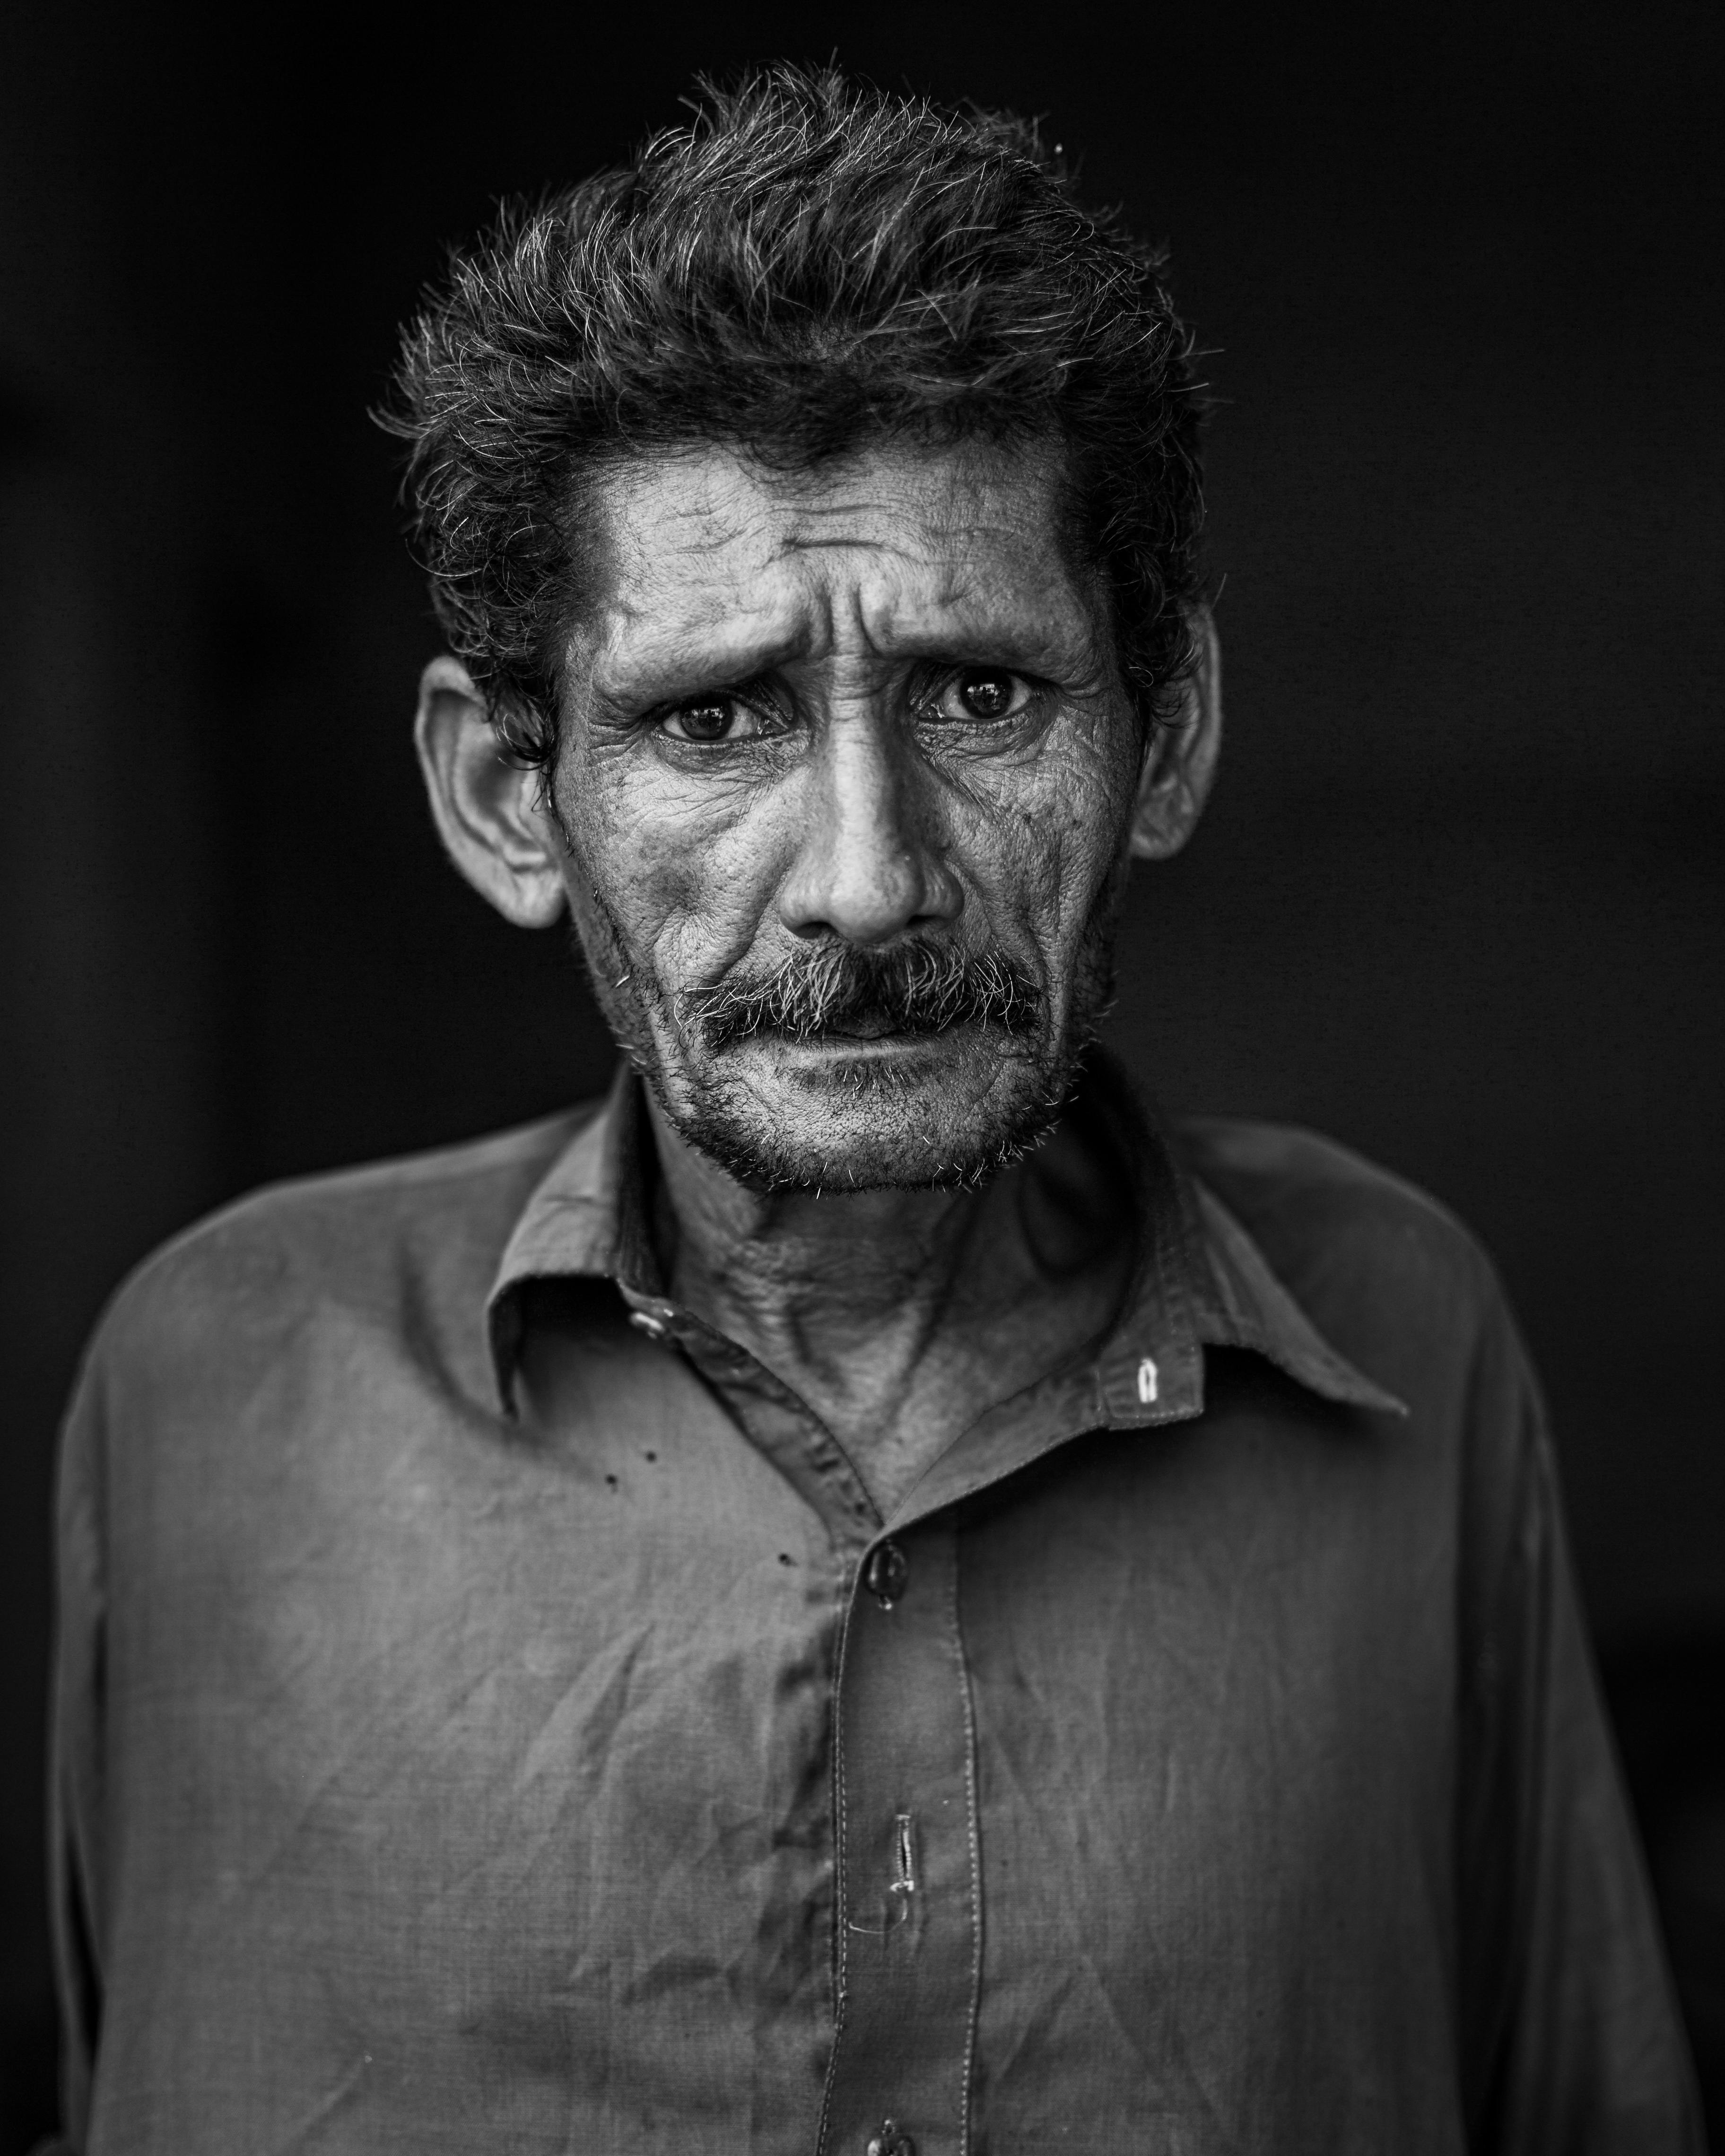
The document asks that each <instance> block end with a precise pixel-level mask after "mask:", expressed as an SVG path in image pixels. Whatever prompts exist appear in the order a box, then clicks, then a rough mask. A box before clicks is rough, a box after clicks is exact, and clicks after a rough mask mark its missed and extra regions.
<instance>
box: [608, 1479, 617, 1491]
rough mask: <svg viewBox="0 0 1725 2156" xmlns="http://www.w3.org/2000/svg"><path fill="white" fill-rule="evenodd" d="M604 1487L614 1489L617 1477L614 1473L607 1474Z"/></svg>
mask: <svg viewBox="0 0 1725 2156" xmlns="http://www.w3.org/2000/svg"><path fill="white" fill-rule="evenodd" d="M605 1487H606V1488H607V1489H608V1490H614V1489H615V1488H616V1487H617V1477H616V1476H614V1475H608V1476H606V1477H605Z"/></svg>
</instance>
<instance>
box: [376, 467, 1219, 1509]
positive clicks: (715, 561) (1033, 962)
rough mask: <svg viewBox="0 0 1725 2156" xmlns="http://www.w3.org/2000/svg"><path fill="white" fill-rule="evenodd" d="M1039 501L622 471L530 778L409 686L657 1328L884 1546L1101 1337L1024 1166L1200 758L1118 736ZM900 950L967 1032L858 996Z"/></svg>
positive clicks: (486, 734) (1052, 1146) (1089, 1278)
mask: <svg viewBox="0 0 1725 2156" xmlns="http://www.w3.org/2000/svg"><path fill="white" fill-rule="evenodd" d="M1057 477H1058V467H1057V465H1056V463H1055V452H1053V451H1052V450H1041V449H1023V448H1020V449H1005V448H996V447H990V446H988V445H983V444H957V445H953V446H947V447H938V448H937V447H931V446H928V445H926V444H904V445H896V444H895V445H887V446H882V447H880V448H876V449H872V450H870V451H869V452H867V453H865V454H860V455H858V456H856V457H855V458H854V459H849V460H846V461H845V462H844V463H842V464H838V465H831V466H827V467H823V468H822V469H821V470H819V471H817V472H814V473H812V474H811V473H808V472H797V473H789V474H786V473H775V472H769V471H768V470H762V468H761V467H760V466H758V465H755V464H753V463H752V462H750V461H749V460H747V459H746V458H745V457H743V456H742V454H737V453H734V452H732V451H730V450H727V449H720V448H717V447H702V448H700V449H691V450H690V451H688V452H686V453H683V454H678V455H675V456H666V457H660V458H656V459H653V460H651V461H645V460H644V461H642V462H640V463H639V464H635V465H629V466H626V467H624V468H623V469H621V470H616V471H614V472H612V473H610V474H608V475H606V476H605V477H604V478H603V480H601V481H600V482H599V484H598V490H597V506H598V515H599V516H600V518H601V520H602V530H601V531H600V532H599V533H598V535H597V536H598V539H599V541H600V544H599V545H598V547H597V548H596V549H595V550H594V551H595V552H596V553H597V554H598V557H599V559H600V562H601V563H602V567H601V570H600V572H599V575H598V579H597V588H595V589H594V590H593V591H592V592H590V593H588V595H587V602H588V603H586V604H585V605H584V606H583V608H582V611H581V614H580V618H579V619H578V623H577V624H576V626H575V627H574V629H572V633H571V634H570V637H569V640H568V644H567V650H566V653H565V656H564V665H563V670H562V709H561V714H560V716H561V728H562V732H561V744H560V748H559V752H558V756H557V762H556V764H555V767H554V768H553V769H552V772H551V773H549V775H548V778H546V779H543V780H542V778H541V775H540V774H538V773H529V772H524V771H521V770H519V769H517V768H516V767H513V766H511V764H510V763H509V762H507V761H506V759H505V758H504V757H502V756H501V754H500V753H499V752H498V748H497V745H496V742H495V737H494V736H493V734H492V732H491V730H490V726H488V724H487V722H486V718H485V712H484V710H483V707H482V706H480V703H479V702H478V700H477V699H476V698H475V696H474V693H473V690H472V687H471V684H470V682H469V681H468V680H467V678H466V676H465V674H464V673H463V671H462V670H461V669H460V668H459V666H458V665H455V663H454V661H453V660H439V661H437V662H434V665H433V666H432V667H430V668H429V669H428V670H427V673H426V676H425V681H424V691H423V695H422V701H421V706H420V717H419V729H418V735H419V744H420V751H421V756H422V760H423V762H424V767H425V770H426V775H427V778H428V782H429V787H430V791H431V796H432V803H433V808H434V814H435V815H436V817H437V820H438V823H439V829H440V830H441V832H442V834H443V836H444V841H445V843H446V844H447V845H448V846H449V850H450V852H451V854H452V855H453V856H454V860H455V861H456V863H457V865H458V866H459V867H460V868H461V869H462V870H463V871H464V873H465V874H466V875H468V877H469V879H470V880H471V881H473V882H474V883H475V885H477V886H478V887H479V888H480V890H481V891H483V892H484V893H485V896H487V897H489V898H490V899H491V901H493V903H494V904H495V905H497V906H499V907H500V908H501V911H504V912H505V913H506V915H508V916H509V917H511V919H514V920H516V921H522V922H524V923H526V924H529V925H541V924H543V923H546V922H548V921H551V920H552V919H554V918H555V917H556V916H557V912H558V911H559V910H560V909H561V908H562V906H564V905H566V904H567V907H568V909H569V911H570V912H571V914H572V916H573V919H574V921H575V925H576V927H577V930H578V933H579V936H580V938H581V942H582V944H583V949H584V950H585V952H586V954H587V957H588V964H589V968H590V970H591V973H592V975H593V983H594V988H595V991H596V993H597V994H598V998H599V1000H600V1003H601V1005H602V1007H603V1010H604V1013H605V1015H606V1017H607V1019H608V1021H609V1023H610V1024H611V1026H612V1029H613V1030H614V1032H615V1033H616V1034H617V1036H618V1038H619V1040H620V1041H622V1042H623V1043H624V1045H625V1046H626V1047H627V1048H628V1050H629V1053H630V1054H631V1055H632V1056H633V1057H634V1060H635V1062H636V1064H637V1066H638V1067H639V1069H641V1070H643V1072H644V1074H645V1075H647V1077H648V1079H649V1087H650V1094H649V1097H650V1101H651V1116H652V1126H653V1130H654V1132H655V1139H656V1142H657V1147H658V1152H659V1158H660V1167H661V1171H662V1173H661V1180H660V1199H659V1204H658V1208H657V1217H656V1232H657V1234H658V1236H659V1239H660V1244H661V1246H662V1247H661V1256H662V1258H663V1260H664V1261H665V1271H666V1277H667V1281H668V1283H669V1286H670V1291H671V1293H672V1295H673V1296H675V1299H676V1300H677V1301H680V1302H681V1303H683V1304H684V1305H685V1306H687V1307H689V1308H690V1309H691V1310H693V1311H695V1312H696V1313H698V1314H699V1315H700V1316H701V1317H703V1318H705V1319H706V1322H708V1323H710V1324H711V1325H713V1326H714V1327H716V1328H717V1329H718V1330H720V1331H721V1332H725V1333H726V1334H728V1335H729V1336H730V1337H732V1338H733V1339H735V1340H737V1342H740V1343H741V1344H742V1346H744V1347H747V1348H748V1349H749V1350H750V1351H751V1352H752V1353H753V1354H755V1355H756V1356H757V1358H759V1359H760V1361H762V1363H765V1364H766V1365H767V1366H768V1368H770V1369H772V1370H773V1372H774V1373H776V1374H777V1375H778V1377H780V1378H782V1379H783V1381H784V1382H785V1383H787V1384H788V1385H790V1386H791V1387H792V1388H793V1389H794V1390H795V1391H796V1392H797V1393H798V1394H799V1395H800V1396H801V1397H802V1398H803V1399H805V1400H806V1401H807V1402H808V1403H809V1406H810V1407H811V1408H812V1409H814V1412H815V1413H816V1414H819V1416H820V1417H821V1419H823V1420H824V1422H825V1423H826V1424H827V1425H828V1427H829V1429H831V1430H832V1431H833V1432H834V1435H835V1436H836V1437H837V1438H838V1439H839V1442H840V1443H841V1444H842V1445H845V1449H846V1450H847V1452H848V1453H849V1454H850V1457H851V1459H852V1460H853V1461H854V1462H855V1465H856V1466H857V1469H858V1471H859V1472H860V1475H861V1476H862V1477H863V1480H864V1481H865V1484H866V1485H867V1486H868V1488H869V1489H870V1493H871V1494H872V1495H873V1496H875V1500H876V1501H877V1503H878V1504H879V1505H880V1507H881V1509H882V1511H883V1512H884V1513H890V1512H891V1508H892V1507H893V1505H894V1504H895V1503H896V1501H898V1500H899V1499H900V1498H901V1496H903V1495H904V1494H905V1493H906V1491H908V1489H909V1488H910V1487H911V1486H912V1485H913V1484H914V1482H915V1481H916V1479H917V1478H918V1476H920V1475H921V1474H922V1472H923V1471H925V1470H926V1468H927V1466H929V1465H931V1464H932V1460H934V1459H936V1458H937V1457H938V1456H939V1455H940V1454H941V1453H942V1451H944V1450H946V1448H947V1445H949V1444H950V1443H951V1442H952V1440H953V1438H955V1437H956V1436H957V1435H959V1434H960V1432H962V1431H963V1430H964V1429H965V1428H966V1427H968V1424H970V1423H972V1422H973V1421H974V1420H975V1419H976V1418H977V1417H978V1415H979V1414H981V1413H983V1410H984V1409H987V1408H988V1406H990V1405H992V1404H994V1403H995V1402H997V1401H999V1400H1001V1399H1006V1398H1008V1397H1009V1396H1010V1395H1011V1394H1014V1392H1017V1391H1019V1389H1022V1388H1023V1387H1024V1385H1026V1384H1027V1383H1031V1382H1033V1381H1034V1379H1035V1378H1038V1377H1040V1375H1042V1374H1043V1373H1045V1372H1046V1371H1047V1370H1049V1369H1050V1368H1054V1367H1055V1365H1057V1364H1058V1363H1060V1362H1062V1361H1064V1360H1065V1358H1067V1357H1068V1356H1070V1355H1071V1354H1073V1353H1076V1352H1077V1351H1078V1350H1079V1349H1081V1347H1083V1346H1084V1345H1085V1343H1086V1342H1088V1341H1090V1340H1091V1339H1093V1338H1094V1337H1096V1335H1097V1334H1098V1333H1099V1332H1101V1329H1102V1328H1103V1327H1104V1326H1105V1325H1106V1322H1108V1319H1109V1317H1110V1316H1111V1313H1112V1312H1113V1310H1114V1308H1115V1306H1116V1305H1117V1301H1118V1298H1119V1296H1120V1294H1121V1293H1122V1289H1123V1287H1124V1285H1125V1281H1124V1269H1125V1267H1126V1265H1127V1263H1128V1262H1129V1255H1130V1254H1129V1250H1128V1249H1127V1238H1126V1237H1124V1236H1123V1235H1122V1234H1121V1233H1120V1229H1119V1222H1118V1219H1117V1212H1116V1209H1117V1205H1118V1203H1119V1199H1118V1195H1117V1193H1115V1192H1113V1191H1111V1190H1110V1189H1109V1188H1106V1180H1107V1178H1106V1171H1105V1170H1103V1169H1102V1168H1100V1166H1099V1165H1098V1164H1097V1163H1096V1162H1095V1161H1094V1160H1093V1159H1092V1158H1091V1157H1090V1155H1089V1153H1088V1152H1087V1149H1086V1147H1084V1146H1083V1145H1082V1144H1081V1142H1079V1139H1078V1137H1077V1136H1076V1133H1074V1132H1072V1131H1071V1130H1070V1129H1069V1128H1065V1127H1053V1129H1052V1134H1051V1135H1048V1133H1049V1132H1050V1127H1051V1126H1055V1118H1056V1116H1057V1114H1058V1111H1059V1109H1060V1106H1061V1103H1062V1102H1063V1101H1064V1100H1065V1096H1066V1094H1067V1092H1068V1091H1069V1089H1070V1083H1071V1080H1072V1077H1073V1075H1074V1072H1075V1070H1076V1058H1077V1055H1078V1054H1079V1052H1080V1051H1081V1048H1082V1045H1083V1043H1084V1040H1085V1039H1086V1036H1087V1034H1088V1032H1089V1030H1090V1029H1091V1026H1092V1024H1093V1023H1094V1020H1095V1019H1096V1016H1097V1015H1098V1013H1099V1010H1100V1007H1101V1004H1102V1002H1103V1001H1104V999H1105V998H1106V990H1107V982H1108V977H1109V957H1110V949H1111V937H1112V930H1113V924H1114V917H1115V913H1116V911H1117V904H1118V899H1119V893H1120V890H1121V886H1122V881H1123V878H1124V874H1125V869H1126V863H1127V854H1128V851H1129V850H1130V851H1132V852H1137V853H1138V854H1140V855H1146V854H1147V855H1164V854H1168V853H1172V852H1173V851H1174V850H1176V848H1177V847H1178V845H1179V844H1181V843H1182V842H1183V839H1184V838H1185V836H1186V834H1187V833H1188V831H1189V829H1190V828H1191V825H1192V824H1193V823H1194V821H1195V820H1196V817H1197V814H1198V813H1199V808H1200V807H1201V805H1202V801H1203V798H1204V791H1205V788H1206V786H1207V783H1208V778H1209V769H1210V766H1211V762H1212V761H1213V757H1214V723H1213V722H1212V721H1207V720H1206V719H1205V718H1204V716H1203V711H1202V706H1201V704H1200V705H1195V706H1194V717H1193V718H1192V719H1191V720H1190V721H1189V723H1187V724H1184V725H1175V726H1168V727H1157V728H1153V729H1150V730H1149V731H1148V732H1147V730H1146V728H1145V726H1144V725H1143V723H1142V721H1141V720H1140V719H1139V718H1138V717H1137V716H1136V714H1135V713H1134V711H1133V709H1132V705H1131V702H1130V700H1129V699H1128V697H1127V694H1126V692H1125V690H1124V688H1123V687H1122V684H1121V681H1120V679H1119V676H1118V674H1117V670H1116V667H1115V665H1114V660H1113V655H1112V650H1111V642H1110V639H1109V638H1108V635H1107V634H1106V624H1105V623H1104V622H1103V621H1102V620H1101V619H1100V617H1099V615H1098V613H1097V610H1096V607H1095V606H1094V605H1093V604H1092V603H1091V599H1090V598H1089V595H1088V594H1087V593H1085V592H1083V591H1081V589H1080V588H1079V587H1078V586H1077V584H1076V583H1075V581H1074V579H1073V577H1071V575H1070V573H1069V572H1068V570H1067V567H1066V566H1065V562H1064V561H1063V559H1062V557H1061V552H1060V546H1059V543H1058V522H1057V517H1056V514H1055V502H1056V494H1055V486H1056V480H1057ZM907 953H909V954H911V957H910V970H911V972H912V973H914V972H915V970H916V966H917V965H918V964H920V965H921V966H922V970H923V972H924V973H928V972H929V971H930V969H931V968H933V967H935V966H942V967H945V968H946V969H947V973H949V974H951V975H952V976H953V977H954V978H958V977H963V978H967V979H970V980H972V981H975V980H980V981H982V982H983V984H984V986H985V987H988V986H989V984H992V998H991V995H990V994H978V995H977V996H973V997H972V998H970V999H969V1000H968V1002H967V1001H966V999H965V998H964V997H963V996H957V997H953V996H949V997H948V998H947V1001H946V1002H945V1003H944V1004H940V1003H938V1002H935V1003H927V1002H919V1001H918V999H917V997H916V993H915V992H914V991H913V990H912V991H906V993H904V994H903V995H901V996H900V997H899V998H897V999H896V1000H895V998H893V996H892V995H891V993H886V992H884V991H883V989H882V988H881V983H882V981H883V980H885V981H887V982H889V983H890V982H891V980H892V979H894V978H901V976H902V975H903V972H904V962H905V961H906V954H907ZM817 976H818V977H819V978H820V980H821V981H822V982H823V983H824V1000H823V998H822V995H815V996H814V997H813V998H811V997H810V996H809V993H808V992H807V984H808V983H809V981H810V980H811V979H813V978H816V977H817ZM1002 983H1008V984H1009V986H1008V987H1007V988H1005V989H1004V990H1003V989H1002V986H1001V984H1002ZM1003 995H1004V1002H1003V1000H1002V998H1003ZM738 1004H740V1006H741V1008H742V1009H743V1011H744V1012H745V1013H746V1014H747V1019H746V1021H745V1022H744V1023H742V1024H721V1023H719V1022H718V1020H717V1019H716V1018H715V1017H714V1015H713V1014H714V1011H715V1009H716V1007H723V1008H732V1007H735V1006H737V1005H738ZM954 1011H957V1014H958V1022H957V1023H952V1022H950V1018H951V1014H952V1013H953V1012H954ZM799 1012H800V1014H801V1019H802V1022H801V1023H800V1024H798V1023H797V1022H795V1021H796V1019H797V1017H798V1013H799ZM787 1013H788V1014H789V1019H787ZM967 1014H968V1015H967ZM1039 1140H1040V1141H1041V1142H1040V1144H1039V1143H1038V1141H1039Z"/></svg>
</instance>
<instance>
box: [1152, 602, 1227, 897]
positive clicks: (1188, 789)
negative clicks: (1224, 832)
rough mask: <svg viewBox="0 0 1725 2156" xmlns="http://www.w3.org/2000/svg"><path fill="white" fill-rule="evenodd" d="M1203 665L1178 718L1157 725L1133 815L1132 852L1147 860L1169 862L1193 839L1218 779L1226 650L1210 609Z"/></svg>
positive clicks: (1197, 631)
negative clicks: (1192, 836) (1223, 648)
mask: <svg viewBox="0 0 1725 2156" xmlns="http://www.w3.org/2000/svg"><path fill="white" fill-rule="evenodd" d="M1192 631H1193V637H1194V641H1195V642H1196V644H1197V645H1198V664H1197V665H1196V666H1194V668H1193V670H1192V672H1191V674H1190V675H1189V677H1188V679H1187V680H1186V682H1185V685H1184V687H1183V690H1182V694H1181V701H1180V709H1179V711H1178V714H1177V715H1176V716H1174V717H1173V719H1169V720H1164V721H1163V722H1162V723H1161V724H1159V725H1157V726H1152V727H1151V729H1150V738H1149V740H1148V741H1147V742H1146V743H1145V745H1144V767H1143V770H1142V773H1140V775H1139V778H1138V798H1137V806H1136V807H1135V808H1134V809H1133V811H1132V852H1133V854H1134V855H1136V856H1137V859H1138V860H1143V861H1165V860H1168V857H1169V856H1170V855H1173V854H1177V853H1178V852H1179V850H1180V849H1181V847H1182V846H1183V845H1184V844H1185V843H1186V841H1187V839H1189V838H1190V837H1191V835H1192V833H1193V829H1194V826H1195V825H1196V824H1197V822H1198V819H1199V816H1200V815H1201V814H1203V811H1204V803H1205V802H1206V801H1207V800H1208V799H1209V791H1210V785H1211V782H1212V781H1213V780H1214V778H1215V775H1216V758H1217V757H1218V756H1219V754H1220V752H1221V747H1222V648H1221V646H1220V644H1218V643H1217V641H1216V624H1214V621H1212V620H1211V619H1210V610H1209V608H1208V607H1199V608H1198V609H1197V611H1196V613H1194V617H1193V623H1192Z"/></svg>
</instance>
